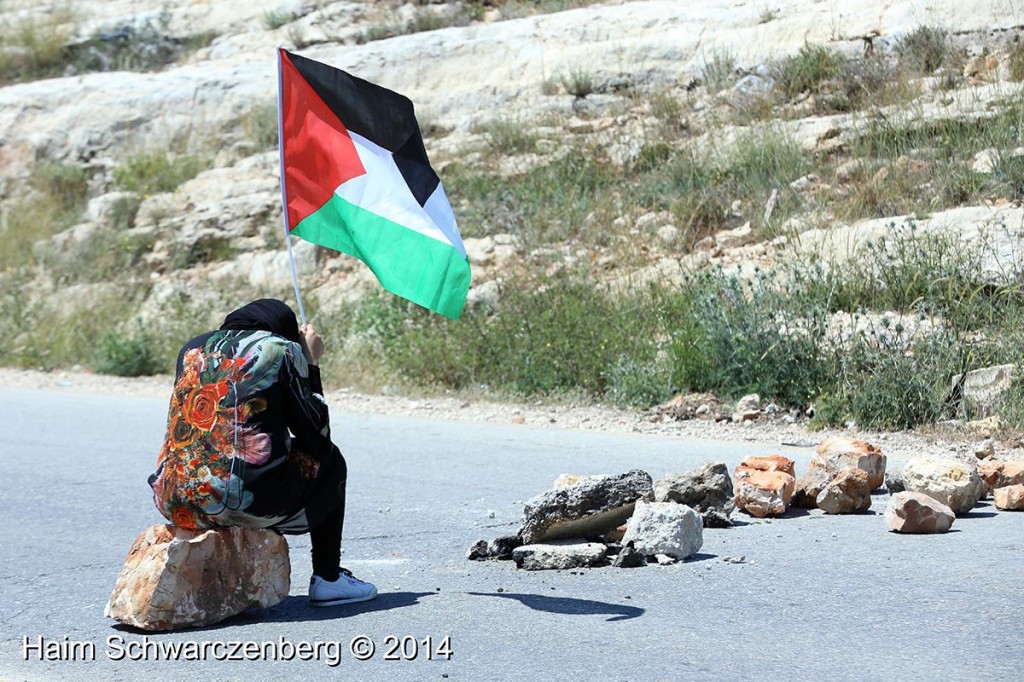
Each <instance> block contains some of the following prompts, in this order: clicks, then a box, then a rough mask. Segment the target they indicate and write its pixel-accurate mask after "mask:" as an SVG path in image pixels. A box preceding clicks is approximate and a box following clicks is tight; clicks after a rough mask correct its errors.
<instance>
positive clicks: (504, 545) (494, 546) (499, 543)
mask: <svg viewBox="0 0 1024 682" xmlns="http://www.w3.org/2000/svg"><path fill="white" fill-rule="evenodd" d="M522 544H523V539H522V538H521V537H519V536H518V535H503V536H501V537H499V538H494V539H493V540H491V544H490V545H488V547H487V553H488V555H489V556H490V557H491V558H492V559H502V560H506V559H511V558H512V551H513V550H514V549H515V548H516V547H521V546H522Z"/></svg>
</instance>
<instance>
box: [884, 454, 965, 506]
mask: <svg viewBox="0 0 1024 682" xmlns="http://www.w3.org/2000/svg"><path fill="white" fill-rule="evenodd" d="M903 485H904V487H905V488H906V489H907V490H908V491H910V492H917V493H924V494H925V495H928V496H929V497H931V498H932V499H935V500H938V501H939V502H941V503H942V504H944V505H946V506H947V507H949V508H950V509H952V510H953V513H954V514H956V515H957V516H960V515H963V514H966V513H967V512H969V511H970V510H971V509H973V508H974V505H975V504H977V503H978V500H980V499H981V498H982V496H983V495H984V492H985V484H984V482H983V481H982V480H981V476H979V475H978V472H977V471H976V470H975V469H974V468H973V467H971V466H969V465H967V464H964V463H963V462H960V461H957V460H955V459H928V458H926V457H918V458H916V459H912V460H910V461H909V462H907V465H906V466H905V467H903Z"/></svg>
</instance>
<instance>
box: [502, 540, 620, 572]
mask: <svg viewBox="0 0 1024 682" xmlns="http://www.w3.org/2000/svg"><path fill="white" fill-rule="evenodd" d="M605 553H606V549H605V546H604V545H602V544H600V543H598V542H581V541H579V540H556V541H553V542H550V543H545V544H534V545H523V546H522V547H516V548H515V549H514V550H513V551H512V559H513V560H514V561H515V562H516V567H517V568H521V569H523V570H526V571H545V570H564V569H570V568H587V567H589V566H594V565H596V564H599V563H600V562H602V561H604V558H605Z"/></svg>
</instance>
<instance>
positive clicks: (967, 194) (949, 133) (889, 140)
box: [833, 95, 1024, 220]
mask: <svg viewBox="0 0 1024 682" xmlns="http://www.w3.org/2000/svg"><path fill="white" fill-rule="evenodd" d="M1022 124H1024V101H1022V100H1021V98H1020V96H1019V95H1015V96H1014V97H1013V98H1012V99H1011V100H1009V101H1006V102H1004V103H1002V104H1001V105H1000V106H999V107H997V108H995V109H994V113H993V115H991V116H990V117H988V118H982V119H979V120H976V121H967V120H962V119H955V118H949V119H942V120H938V121H933V122H927V123H919V122H917V121H915V120H914V119H913V117H907V118H905V119H902V120H901V121H892V120H886V119H879V118H873V119H871V120H869V122H868V123H867V124H866V125H865V126H864V127H863V129H862V131H861V134H860V135H858V136H856V137H855V138H854V139H853V140H852V142H851V144H850V146H849V153H850V155H851V156H852V157H854V158H862V159H865V160H867V161H868V162H869V163H870V164H871V165H872V167H873V168H874V169H875V170H872V171H871V174H872V175H873V174H874V173H875V172H876V171H877V170H878V169H884V171H883V175H881V176H879V177H878V178H877V179H874V180H872V179H871V178H870V176H869V177H868V178H865V179H864V180H863V181H861V182H857V183H855V184H854V185H853V186H852V187H850V188H848V190H847V191H846V192H845V193H844V194H843V195H842V196H836V197H835V198H834V201H833V210H834V211H835V213H836V215H837V216H838V217H839V218H840V219H842V220H855V219H858V218H867V217H887V216H894V215H905V214H912V213H928V212H931V211H937V210H942V209H946V208H951V207H953V206H959V205H964V204H976V203H979V202H982V201H995V200H998V199H1002V198H1006V199H1011V200H1016V199H1017V198H1018V197H1021V196H1024V163H1022V161H1021V159H1020V158H1018V157H1016V156H1014V154H1013V150H1014V149H1016V148H1017V147H1019V146H1021V144H1022V143H1024V134H1022V132H1021V130H1022V127H1021V126H1022ZM983 150H995V158H996V162H995V169H994V172H992V173H990V174H983V173H977V172H975V171H974V170H973V169H972V165H973V162H974V157H975V155H976V154H978V153H979V152H981V151H983Z"/></svg>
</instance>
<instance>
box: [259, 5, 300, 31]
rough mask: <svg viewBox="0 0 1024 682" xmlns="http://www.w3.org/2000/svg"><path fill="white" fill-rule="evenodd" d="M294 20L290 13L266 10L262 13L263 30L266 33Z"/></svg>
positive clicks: (293, 15)
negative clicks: (265, 30)
mask: <svg viewBox="0 0 1024 682" xmlns="http://www.w3.org/2000/svg"><path fill="white" fill-rule="evenodd" d="M296 18H297V17H296V16H295V14H294V13H292V12H288V11H284V10H272V9H268V10H266V11H265V12H263V28H265V29H267V30H268V31H276V30H277V29H279V28H281V27H282V26H284V25H286V24H290V23H291V22H293V21H295V19H296Z"/></svg>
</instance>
